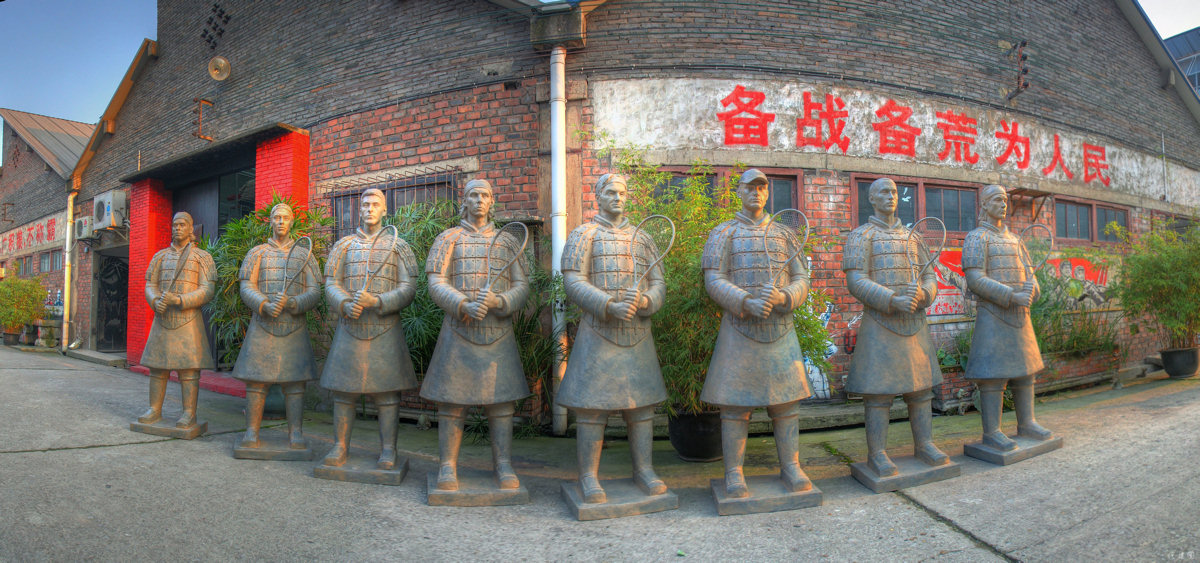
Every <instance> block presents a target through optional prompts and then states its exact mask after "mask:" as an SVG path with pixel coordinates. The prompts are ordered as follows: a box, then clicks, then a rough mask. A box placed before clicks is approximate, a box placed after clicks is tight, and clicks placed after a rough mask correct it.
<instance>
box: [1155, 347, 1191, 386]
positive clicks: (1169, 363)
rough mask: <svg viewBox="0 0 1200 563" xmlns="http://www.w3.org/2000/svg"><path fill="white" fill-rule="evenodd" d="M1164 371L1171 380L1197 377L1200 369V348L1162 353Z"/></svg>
mask: <svg viewBox="0 0 1200 563" xmlns="http://www.w3.org/2000/svg"><path fill="white" fill-rule="evenodd" d="M1162 361H1163V371H1165V372H1167V375H1169V376H1170V377H1171V379H1186V378H1189V377H1195V375H1196V370H1197V368H1200V348H1176V349H1174V350H1163V351H1162Z"/></svg>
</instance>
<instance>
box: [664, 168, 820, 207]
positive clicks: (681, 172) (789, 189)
mask: <svg viewBox="0 0 1200 563" xmlns="http://www.w3.org/2000/svg"><path fill="white" fill-rule="evenodd" d="M749 168H757V169H758V170H759V171H760V172H762V173H764V174H766V175H767V187H768V189H769V190H770V196H768V197H767V209H766V211H767V212H768V213H775V212H778V211H782V210H784V209H799V210H801V211H804V207H803V206H802V200H801V198H800V189H799V186H801V185H802V176H801V173H800V171H799V170H789V169H779V168H762V167H756V166H748V167H747V169H749ZM661 170H664V171H666V172H670V173H671V179H670V180H668V183H669V184H670V185H671V186H676V187H677V186H681V185H683V183H684V182H686V181H687V178H688V177H689V174H688V173H689V172H690V168H689V167H686V166H664V167H662V168H661ZM713 172H715V173H714V174H709V175H706V176H705V179H706V180H707V181H708V194H709V195H710V196H712V195H714V194H715V193H716V191H717V189H718V186H721V185H722V182H724V181H726V179H729V180H730V181H731V183H732V185H731V186H730V190H736V189H737V177H736V176H735V177H733V178H729V176H730V175H732V174H734V173H735V172H738V173H739V174H740V171H738V170H735V169H733V168H726V167H721V168H714V169H713ZM662 191H663V190H662V189H661V188H659V189H655V191H654V193H655V195H661V194H662ZM734 201H735V202H736V201H737V200H736V199H735V200H734Z"/></svg>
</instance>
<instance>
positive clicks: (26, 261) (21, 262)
mask: <svg viewBox="0 0 1200 563" xmlns="http://www.w3.org/2000/svg"><path fill="white" fill-rule="evenodd" d="M31 258H32V257H31V256H22V257H20V258H17V259H16V263H15V264H13V269H15V270H16V273H17V275H18V276H32V275H33V264H32V263H31V260H30V259H31Z"/></svg>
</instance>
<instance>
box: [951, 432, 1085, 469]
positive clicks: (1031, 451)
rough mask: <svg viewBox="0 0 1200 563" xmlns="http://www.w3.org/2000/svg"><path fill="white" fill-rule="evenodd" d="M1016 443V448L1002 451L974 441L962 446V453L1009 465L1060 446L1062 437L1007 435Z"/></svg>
mask: <svg viewBox="0 0 1200 563" xmlns="http://www.w3.org/2000/svg"><path fill="white" fill-rule="evenodd" d="M1009 438H1011V439H1012V440H1013V441H1014V442H1016V443H1017V449H1015V450H1011V451H1007V452H1002V451H1000V450H997V449H994V448H991V447H988V446H985V445H983V443H982V442H974V443H971V444H967V445H965V446H963V453H964V454H967V455H969V456H971V457H973V458H975V459H982V460H983V461H986V462H988V463H994V464H996V465H1009V464H1012V463H1016V462H1018V461H1024V460H1027V459H1029V458H1031V457H1034V456H1039V455H1042V454H1044V453H1046V452H1052V451H1054V450H1057V449H1059V448H1061V447H1062V445H1063V439H1062V437H1061V436H1055V437H1053V438H1050V439H1049V440H1038V439H1036V438H1026V437H1024V436H1020V435H1016V434H1014V435H1012V436H1009Z"/></svg>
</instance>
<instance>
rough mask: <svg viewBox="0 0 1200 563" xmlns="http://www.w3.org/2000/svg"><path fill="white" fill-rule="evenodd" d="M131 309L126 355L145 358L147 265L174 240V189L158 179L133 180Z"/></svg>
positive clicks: (148, 310) (137, 359)
mask: <svg viewBox="0 0 1200 563" xmlns="http://www.w3.org/2000/svg"><path fill="white" fill-rule="evenodd" d="M129 196H130V197H129V199H130V203H129V213H130V216H129V224H130V227H129V312H128V317H127V321H128V325H127V328H126V349H125V352H126V355H125V357H126V358H127V359H128V360H129V363H131V364H136V363H139V362H140V361H141V359H142V350H143V349H144V348H145V346H146V338H147V337H149V336H150V325H151V323H153V322H154V310H153V309H151V308H150V305H149V304H147V303H146V268H147V267H148V266H149V265H150V259H151V258H153V257H154V253H155V252H158V251H159V250H161V249H162V248H165V247H166V246H167V245H168V244H170V243H171V192H169V191H167V190H166V189H164V188H163V186H162V182H159V181H157V180H142V181H141V182H138V183H136V184H134V186H133V188H132V189H131V190H130V194H129Z"/></svg>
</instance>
